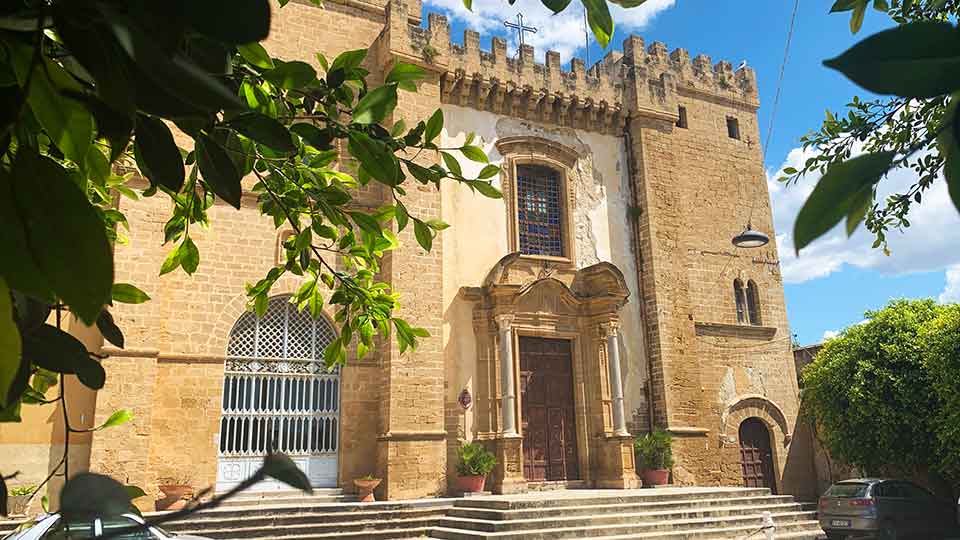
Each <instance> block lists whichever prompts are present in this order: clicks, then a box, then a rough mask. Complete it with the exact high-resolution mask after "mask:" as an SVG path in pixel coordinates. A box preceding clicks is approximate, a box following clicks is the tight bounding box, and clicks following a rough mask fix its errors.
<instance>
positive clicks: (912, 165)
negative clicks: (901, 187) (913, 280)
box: [780, 0, 960, 253]
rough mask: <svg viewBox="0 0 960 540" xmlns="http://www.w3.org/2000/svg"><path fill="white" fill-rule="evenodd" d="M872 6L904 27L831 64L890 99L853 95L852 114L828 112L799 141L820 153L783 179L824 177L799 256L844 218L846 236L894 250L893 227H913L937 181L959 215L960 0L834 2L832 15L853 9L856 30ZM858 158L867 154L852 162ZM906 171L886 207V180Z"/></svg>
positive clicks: (806, 209)
mask: <svg viewBox="0 0 960 540" xmlns="http://www.w3.org/2000/svg"><path fill="white" fill-rule="evenodd" d="M871 6H872V7H873V9H874V10H877V11H880V12H883V13H885V14H886V15H887V16H888V17H890V19H891V20H893V21H894V22H895V23H897V26H895V27H894V28H892V29H889V30H885V31H882V32H879V33H877V34H875V35H873V36H870V37H868V38H866V39H864V40H863V41H861V42H860V43H858V44H856V45H854V46H853V47H852V48H851V49H850V50H848V51H846V52H844V53H843V54H841V55H840V56H838V57H836V58H833V59H830V60H827V61H825V62H824V64H825V65H826V66H827V67H829V68H832V69H835V70H838V71H840V72H841V73H843V74H844V75H846V76H847V77H848V78H850V80H852V81H853V82H855V83H856V84H857V85H859V86H860V87H862V88H863V89H865V90H867V91H870V92H873V93H875V94H880V95H883V96H885V97H881V98H875V99H862V98H860V97H857V96H854V97H853V99H852V100H851V101H850V103H848V104H847V107H846V111H845V112H833V111H829V110H828V111H827V113H826V118H825V120H824V121H823V124H822V125H821V127H820V128H819V129H818V130H817V131H814V132H812V133H810V134H808V135H806V136H804V137H803V138H802V139H801V141H802V143H803V147H804V148H814V149H816V150H817V151H818V153H817V155H816V156H814V157H811V158H810V159H808V160H807V161H806V163H804V165H803V166H802V167H801V168H800V169H794V168H787V169H785V170H784V174H785V176H783V177H782V178H780V180H781V181H783V182H787V183H793V182H797V181H799V180H800V178H801V177H803V176H804V175H806V174H807V173H821V174H823V177H822V178H821V179H820V181H819V183H818V184H817V186H816V189H815V190H814V191H813V193H811V195H810V197H809V198H808V199H807V202H806V204H805V205H804V206H803V208H802V209H801V210H800V213H799V215H798V216H797V221H796V225H795V229H794V244H795V246H796V249H797V250H798V251H799V250H800V249H802V248H803V247H805V246H806V245H808V244H809V243H810V242H812V241H813V240H814V239H816V238H817V237H819V236H821V235H823V234H825V233H826V232H827V231H829V230H830V229H832V228H833V227H834V225H836V224H838V223H839V222H840V221H842V220H846V230H847V234H848V235H849V234H853V232H854V231H855V230H856V229H857V228H858V227H859V226H860V224H861V223H863V224H865V226H866V228H867V229H868V230H869V231H870V232H871V233H873V234H874V235H875V237H876V240H875V242H874V247H875V248H882V249H883V250H884V252H885V253H889V249H888V245H887V234H888V232H889V231H890V229H895V230H903V229H905V228H907V227H909V226H910V221H909V220H908V218H907V217H908V214H909V212H910V210H911V209H912V208H913V205H915V204H917V205H919V204H921V203H922V201H923V197H924V193H925V192H926V191H927V190H928V189H930V187H931V186H933V185H934V183H935V182H937V181H939V179H940V178H945V179H946V182H947V184H948V188H949V193H950V197H951V199H952V201H953V203H954V206H956V207H957V208H958V209H960V143H958V141H960V122H958V121H957V114H958V111H957V99H956V96H957V94H956V93H957V92H958V91H960V70H958V66H960V31H958V30H957V28H956V27H955V26H954V25H953V24H952V23H951V21H956V19H957V15H958V10H960V1H958V0H892V1H889V2H888V1H887V0H837V1H836V2H835V3H834V4H833V7H832V8H831V12H850V13H851V18H850V29H851V31H852V32H854V33H856V32H858V31H859V30H860V27H861V25H862V23H863V20H864V17H865V16H866V13H867V12H868V11H869V10H870V7H871ZM860 151H863V152H864V154H863V155H860V156H857V157H852V156H853V154H854V153H855V152H860ZM901 168H905V169H912V170H913V171H914V172H915V173H916V175H917V179H916V181H915V182H914V183H913V184H912V185H911V186H910V188H909V189H907V190H906V191H904V192H902V193H895V194H893V195H890V196H889V197H887V198H886V199H884V200H879V199H878V197H877V191H878V186H879V184H880V182H881V179H882V178H883V177H885V176H886V175H887V173H888V172H889V171H891V170H894V169H901Z"/></svg>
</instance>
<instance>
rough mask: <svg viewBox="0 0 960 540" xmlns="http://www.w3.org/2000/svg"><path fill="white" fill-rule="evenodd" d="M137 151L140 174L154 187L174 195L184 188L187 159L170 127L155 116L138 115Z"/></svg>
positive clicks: (135, 147)
mask: <svg viewBox="0 0 960 540" xmlns="http://www.w3.org/2000/svg"><path fill="white" fill-rule="evenodd" d="M134 132H135V134H136V139H134V150H135V152H136V157H137V164H138V165H139V167H140V170H141V171H143V173H144V174H145V175H146V176H147V178H148V179H149V180H150V185H154V186H163V187H165V188H167V189H169V190H170V191H173V192H174V193H178V192H179V191H180V188H182V187H183V180H184V176H185V172H184V166H183V156H182V155H181V154H180V149H179V148H177V144H176V142H174V140H173V134H172V133H171V132H170V128H168V127H167V124H166V123H165V122H164V121H163V120H160V119H159V118H155V117H153V116H147V115H145V114H142V113H138V114H137V127H136V129H135V131H134Z"/></svg>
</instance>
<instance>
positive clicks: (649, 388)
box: [623, 116, 654, 433]
mask: <svg viewBox="0 0 960 540" xmlns="http://www.w3.org/2000/svg"><path fill="white" fill-rule="evenodd" d="M630 119H631V117H630V116H627V120H626V122H625V123H624V125H623V142H624V144H625V145H626V150H627V152H626V154H627V187H628V188H629V190H630V203H631V205H632V208H633V209H636V210H637V211H640V200H639V196H638V195H637V188H636V184H635V178H636V174H635V173H636V168H637V167H636V163H635V162H634V156H633V134H632V133H631V132H630ZM628 217H629V221H630V229H631V232H632V234H631V235H630V242H631V244H632V245H633V252H634V253H635V254H636V257H635V262H636V266H637V288H638V293H639V294H638V296H639V297H640V298H638V301H639V302H640V306H641V308H640V321H641V324H642V325H643V336H644V339H643V341H644V343H645V344H647V345H649V343H648V342H649V340H650V335H651V334H650V331H649V330H650V325H649V323H648V322H647V315H646V313H644V310H643V298H644V294H643V276H642V272H643V255H642V254H641V253H640V223H639V220H638V219H637V218H636V217H635V216H632V215H630V216H628ZM648 350H649V347H648ZM644 356H646V358H647V381H646V383H647V384H646V388H645V389H644V391H645V393H646V396H647V429H648V431H649V432H650V433H653V428H654V418H653V412H654V408H653V361H652V360H651V359H650V355H649V354H648V351H644Z"/></svg>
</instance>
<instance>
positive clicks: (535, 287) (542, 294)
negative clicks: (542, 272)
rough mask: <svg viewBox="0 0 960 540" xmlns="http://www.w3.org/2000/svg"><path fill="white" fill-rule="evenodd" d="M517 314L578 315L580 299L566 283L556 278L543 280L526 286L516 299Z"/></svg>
mask: <svg viewBox="0 0 960 540" xmlns="http://www.w3.org/2000/svg"><path fill="white" fill-rule="evenodd" d="M514 305H515V306H516V310H517V312H522V313H555V314H566V315H573V314H576V313H577V311H578V310H579V308H580V299H579V298H577V296H576V295H574V294H573V291H571V290H570V288H569V287H567V285H566V283H564V282H562V281H560V280H558V279H555V278H551V277H548V278H543V279H538V280H536V281H534V282H533V283H530V284H528V285H525V286H524V287H522V288H521V289H520V291H519V292H518V293H517V295H516V298H515V299H514Z"/></svg>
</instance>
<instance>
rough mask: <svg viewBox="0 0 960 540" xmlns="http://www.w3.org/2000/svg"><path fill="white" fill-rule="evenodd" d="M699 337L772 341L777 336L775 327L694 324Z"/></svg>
mask: <svg viewBox="0 0 960 540" xmlns="http://www.w3.org/2000/svg"><path fill="white" fill-rule="evenodd" d="M694 326H695V327H696V331H697V335H698V336H717V337H739V338H744V339H759V340H770V339H771V338H773V336H775V335H777V328H776V327H775V326H754V325H747V324H727V323H715V322H699V321H698V322H696V323H694Z"/></svg>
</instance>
